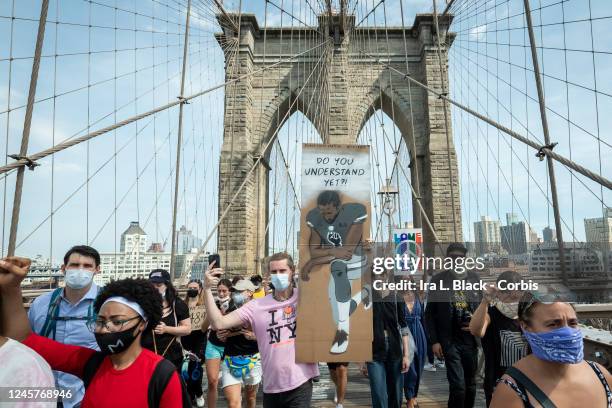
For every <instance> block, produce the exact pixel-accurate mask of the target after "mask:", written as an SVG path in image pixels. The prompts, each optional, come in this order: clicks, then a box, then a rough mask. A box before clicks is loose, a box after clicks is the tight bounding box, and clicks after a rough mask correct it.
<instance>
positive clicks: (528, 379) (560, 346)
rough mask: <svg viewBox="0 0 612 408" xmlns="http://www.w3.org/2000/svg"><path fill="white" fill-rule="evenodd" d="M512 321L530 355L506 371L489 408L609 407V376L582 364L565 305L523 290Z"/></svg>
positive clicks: (572, 315) (579, 341) (578, 335)
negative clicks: (523, 337) (521, 332)
mask: <svg viewBox="0 0 612 408" xmlns="http://www.w3.org/2000/svg"><path fill="white" fill-rule="evenodd" d="M518 318H519V322H520V325H521V329H522V331H523V335H524V336H525V338H526V340H527V343H528V344H529V349H530V350H529V352H530V354H528V355H527V356H526V357H524V358H522V359H520V360H519V361H518V362H516V363H515V364H514V365H513V366H512V367H510V368H508V370H506V374H505V375H504V376H502V378H501V379H500V381H499V383H498V384H497V387H496V388H495V392H494V393H493V398H492V400H491V407H492V408H502V407H503V408H523V407H526V408H531V407H540V406H542V407H585V408H586V407H589V408H604V407H612V391H611V390H610V384H612V376H611V375H610V373H609V372H608V370H606V369H605V368H604V367H602V366H601V365H599V364H597V363H595V362H592V361H586V360H584V342H583V334H582V332H581V330H580V327H579V326H578V318H577V317H576V311H575V310H574V307H573V306H572V305H571V304H569V303H566V302H560V301H558V300H555V299H554V298H547V296H544V297H541V296H538V295H537V294H532V293H530V292H527V293H526V294H525V295H524V296H523V298H522V299H521V301H520V302H519V307H518Z"/></svg>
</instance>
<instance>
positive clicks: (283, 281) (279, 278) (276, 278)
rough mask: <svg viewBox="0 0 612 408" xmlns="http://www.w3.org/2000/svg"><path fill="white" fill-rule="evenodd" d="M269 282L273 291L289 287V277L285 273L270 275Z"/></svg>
mask: <svg viewBox="0 0 612 408" xmlns="http://www.w3.org/2000/svg"><path fill="white" fill-rule="evenodd" d="M270 281H271V282H272V285H274V290H285V289H287V288H288V287H289V275H288V274H286V273H274V274H271V275H270Z"/></svg>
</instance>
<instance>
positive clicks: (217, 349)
mask: <svg viewBox="0 0 612 408" xmlns="http://www.w3.org/2000/svg"><path fill="white" fill-rule="evenodd" d="M231 289H232V282H231V281H230V280H229V279H221V280H220V281H219V283H218V284H217V299H216V300H215V303H216V305H217V307H218V308H219V310H221V313H226V312H227V310H228V308H229V305H230V290H231ZM209 326H210V325H209V323H208V319H206V320H205V321H204V323H202V331H203V332H208V342H207V343H206V351H205V353H204V356H205V358H206V379H207V381H208V393H207V394H206V402H207V404H208V406H209V407H210V408H215V407H216V406H217V392H218V389H219V370H220V367H221V359H222V358H223V353H224V350H225V342H226V340H227V335H228V330H212V329H211V328H210V327H209Z"/></svg>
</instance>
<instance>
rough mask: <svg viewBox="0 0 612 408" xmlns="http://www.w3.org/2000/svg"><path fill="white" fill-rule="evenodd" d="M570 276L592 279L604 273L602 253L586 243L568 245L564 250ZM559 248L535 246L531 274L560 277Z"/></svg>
mask: <svg viewBox="0 0 612 408" xmlns="http://www.w3.org/2000/svg"><path fill="white" fill-rule="evenodd" d="M564 255H565V265H566V268H567V272H568V275H570V276H571V277H573V278H592V277H593V275H594V274H598V273H603V270H604V269H603V262H602V259H601V253H600V252H598V251H595V250H593V249H591V248H589V247H588V246H587V245H585V244H584V243H571V244H570V243H567V244H566V245H565V249H564ZM560 259H561V258H560V257H559V247H558V246H557V245H555V244H551V243H548V244H541V245H537V246H534V249H533V250H532V251H531V261H530V264H529V272H530V273H531V274H532V275H533V276H558V274H560V273H561V262H560Z"/></svg>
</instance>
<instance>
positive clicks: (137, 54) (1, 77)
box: [0, 0, 612, 261]
mask: <svg viewBox="0 0 612 408" xmlns="http://www.w3.org/2000/svg"><path fill="white" fill-rule="evenodd" d="M400 1H401V2H402V3H401V5H402V6H403V8H404V20H405V22H406V24H407V25H410V24H412V21H413V20H414V15H415V14H416V13H422V12H428V11H430V10H431V8H432V3H431V1H428V0H416V1H411V0H387V1H385V2H384V6H380V7H379V8H377V10H376V11H375V12H374V13H372V14H371V15H370V17H369V18H368V19H367V21H366V22H365V23H364V25H374V24H376V25H382V24H383V23H384V16H383V12H384V11H386V15H387V25H389V26H390V25H401V14H400V13H399V9H400ZM210 3H211V2H210V0H205V1H194V13H193V14H192V25H191V35H190V38H189V44H190V47H189V57H188V68H187V71H186V83H185V95H190V94H193V93H195V92H197V91H200V90H203V89H208V88H211V87H213V86H214V85H217V84H221V83H223V81H224V58H223V52H222V50H221V47H220V46H219V44H218V43H217V42H216V41H215V38H214V37H213V33H214V32H217V31H219V27H218V25H217V23H216V22H215V21H214V17H213V15H212V13H211V8H210ZM242 3H244V4H243V5H242V10H243V12H252V13H255V14H256V15H257V17H258V21H259V22H260V25H261V26H263V22H264V21H267V22H268V25H269V26H275V25H280V24H281V23H282V24H283V25H291V24H294V25H296V26H297V25H299V23H297V22H296V21H294V20H292V19H291V17H290V16H288V15H287V14H284V15H282V17H281V13H280V12H279V10H278V9H276V8H274V7H272V6H270V5H269V6H268V12H267V15H266V12H265V7H264V5H265V2H264V1H263V0H261V1H260V0H254V1H251V0H249V1H248V2H247V1H243V2H242ZM274 3H275V4H278V5H281V4H282V7H283V8H284V9H285V10H287V11H288V12H290V13H291V14H293V15H294V16H295V17H297V18H299V19H300V20H302V21H305V22H307V23H308V24H312V22H313V21H314V18H315V17H314V14H313V13H312V11H311V10H310V9H309V8H308V7H306V5H305V3H304V2H301V1H299V0H274ZM312 3H313V4H315V3H316V2H312ZM377 3H378V2H377V1H373V0H364V1H360V2H359V3H358V4H357V7H356V8H355V10H356V11H357V14H358V17H357V18H358V19H359V20H360V19H361V18H362V16H363V15H364V13H365V12H367V11H369V10H371V9H372V7H373V6H375V5H376V4H377ZM441 3H442V2H440V4H439V9H440V10H441V9H442V8H443V4H441ZM58 4H59V6H58ZM185 4H186V1H185V0H155V1H152V0H151V1H143V0H126V1H123V0H97V1H92V2H88V1H83V0H62V1H61V2H59V3H58V0H51V1H50V9H49V13H48V23H47V29H46V33H45V42H44V47H43V56H44V57H43V58H42V62H41V68H40V75H39V81H38V87H37V93H36V100H37V101H38V102H37V103H36V104H35V109H34V114H33V121H32V128H31V136H30V143H29V148H28V152H29V153H30V154H32V153H35V152H38V151H41V150H44V149H47V148H49V147H51V146H53V145H54V144H56V143H58V142H60V141H62V140H65V139H68V138H71V137H74V136H75V135H83V134H85V133H87V132H88V131H92V130H95V129H99V128H101V127H104V126H108V125H110V124H113V123H115V121H119V120H122V119H125V118H127V117H130V116H132V115H134V114H136V113H142V112H145V111H147V110H150V109H152V108H153V107H155V106H160V105H163V104H166V103H168V102H170V101H174V100H176V97H177V96H178V95H179V93H180V71H181V59H182V50H183V30H184V14H185ZM351 4H354V2H351ZM455 4H456V5H455V7H454V8H453V12H454V13H455V21H454V23H453V26H452V27H451V30H452V31H454V32H456V33H457V37H456V39H455V42H454V44H453V46H452V47H451V51H450V54H449V67H450V68H449V87H450V96H451V97H452V98H454V99H456V100H457V101H459V102H461V103H464V104H466V105H469V106H470V107H472V108H474V109H476V110H478V111H479V112H482V113H488V115H489V116H490V117H492V118H494V119H495V120H498V121H499V122H501V123H502V124H504V125H506V126H508V127H511V128H513V129H514V130H516V131H518V132H519V133H522V134H529V137H530V138H533V139H534V140H543V137H542V129H541V125H540V123H541V122H540V117H539V110H538V105H537V94H536V92H535V82H534V78H533V73H532V72H531V71H526V70H525V69H524V68H525V67H527V68H528V69H531V67H532V65H531V59H530V54H529V49H528V48H526V47H525V46H524V45H525V44H528V39H527V37H526V32H525V30H524V16H523V15H522V14H521V7H522V1H519V0H511V1H508V2H506V1H501V0H484V1H478V2H467V1H460V0H458V1H457V2H456V3H455ZM589 5H590V7H589ZM115 7H117V9H115ZM225 7H226V8H227V9H228V10H229V11H232V10H233V11H236V10H238V8H239V7H240V0H233V1H225ZM383 7H384V10H383ZM532 8H534V13H533V19H534V24H536V26H537V27H536V30H535V34H536V38H537V43H538V44H544V46H545V47H546V48H545V49H542V48H541V49H540V50H539V51H540V52H539V56H540V65H541V67H542V70H543V72H544V74H545V76H544V87H545V93H546V102H547V106H548V107H549V109H550V110H549V112H548V121H549V127H550V134H551V140H552V141H555V142H558V143H559V144H558V146H557V147H556V148H555V151H556V152H558V153H560V154H563V155H565V156H567V157H570V156H571V157H572V159H573V160H575V161H576V162H578V163H580V164H582V165H583V166H585V167H587V168H589V169H591V170H593V171H595V172H597V173H601V174H602V175H604V176H606V177H608V178H612V168H611V166H612V164H610V162H611V161H610V160H609V157H610V153H611V148H610V146H609V145H611V144H612V136H610V133H609V129H610V128H612V123H611V122H612V117H611V115H609V114H608V113H609V112H611V111H612V97H611V96H610V95H612V81H611V80H610V79H609V78H610V77H611V76H610V74H612V72H611V71H612V38H611V37H610V35H609V34H608V32H607V29H606V27H609V23H610V18H611V16H612V3H610V2H607V1H605V0H591V1H590V2H587V1H585V0H569V1H566V2H561V3H560V2H558V1H553V0H542V1H538V0H532ZM39 10H40V0H38V1H37V0H0V38H4V39H7V41H3V42H2V43H1V44H0V139H4V143H2V142H0V150H2V156H6V154H14V153H17V152H18V151H19V144H20V140H21V133H22V129H23V120H24V112H25V109H24V107H23V106H24V105H25V102H26V99H27V94H28V84H29V78H30V72H31V65H32V56H33V53H34V45H35V39H36V29H37V25H38V13H39ZM589 11H590V14H589ZM13 16H14V17H16V18H15V19H12V18H11V17H13ZM561 21H566V23H565V24H557V23H558V22H561ZM569 21H576V22H573V23H569ZM90 25H91V27H90ZM115 28H117V29H115ZM508 28H511V30H510V31H508V30H507V29H508ZM591 30H592V35H591ZM508 33H510V34H508ZM564 38H565V45H564V43H563V40H564ZM591 38H592V39H593V42H592V43H591ZM526 41H527V42H526ZM505 44H511V46H508V45H505ZM553 48H554V49H553ZM564 49H571V50H574V51H564ZM592 50H596V51H597V52H596V53H593V52H590V51H592ZM11 58H12V59H11ZM566 61H567V62H566ZM593 61H594V63H593ZM509 62H510V63H509ZM566 67H567V81H568V84H567V86H566V82H564V81H559V80H557V79H555V78H561V79H565V78H566V69H565V68H566ZM510 84H511V85H512V86H510ZM525 90H527V91H526V92H525ZM593 90H597V92H594V91H593ZM525 93H527V95H528V96H527V98H526V97H525V95H524V94H525ZM530 98H531V99H530ZM223 101H224V94H223V90H222V89H221V90H217V91H213V92H209V93H207V94H205V95H204V96H203V97H200V98H198V99H195V100H193V101H192V103H190V104H189V105H186V109H185V115H184V122H183V124H184V127H183V129H184V134H183V137H184V139H183V146H184V148H183V151H182V154H183V161H182V163H183V165H182V166H181V168H180V173H181V178H180V186H181V188H180V190H181V191H180V198H179V211H178V214H179V216H178V222H177V224H178V225H177V226H180V225H186V226H187V227H188V228H189V229H192V230H193V231H194V233H195V234H196V235H198V236H199V237H201V238H206V237H207V236H208V235H209V233H210V232H211V231H212V227H213V226H214V225H215V223H216V217H217V210H218V209H217V204H216V200H217V195H218V192H217V190H218V160H219V152H220V148H221V146H220V143H221V138H222V126H223ZM568 106H569V108H568ZM510 110H511V112H512V115H510V114H509V113H508V111H510ZM553 111H554V112H553ZM568 117H569V118H570V120H571V123H570V124H569V126H568V121H567V118H568ZM451 120H452V124H453V137H454V141H455V147H456V151H457V157H458V160H459V169H460V181H461V198H462V217H463V232H464V237H465V238H466V239H470V237H473V226H472V223H473V221H476V220H478V219H479V217H480V216H485V215H488V216H490V217H491V218H493V219H499V220H501V221H502V222H501V223H502V224H505V214H506V213H508V212H514V213H516V214H517V216H518V218H519V219H520V220H524V221H526V222H529V223H530V225H532V226H533V228H534V229H535V230H536V231H537V232H538V233H539V234H540V235H541V230H542V228H544V227H545V226H547V225H552V224H553V219H552V211H551V206H550V203H549V201H550V200H551V199H550V193H549V192H548V193H547V186H548V183H547V174H546V169H545V162H540V161H539V160H538V159H537V158H536V157H535V156H534V153H535V152H534V151H533V150H529V149H527V148H526V147H524V146H522V145H520V143H519V142H517V141H513V142H511V141H510V139H509V138H508V137H506V136H504V135H499V134H498V132H497V131H496V130H494V129H493V128H491V127H490V126H486V125H484V124H482V122H480V123H479V122H477V121H476V120H475V119H473V118H470V117H469V115H468V114H466V113H462V112H461V111H460V110H459V109H456V108H453V109H452V115H451ZM370 122H371V123H370ZM370 122H368V123H367V124H366V126H364V130H363V134H362V135H361V136H360V140H364V139H367V138H368V137H372V138H373V140H374V141H375V142H374V144H375V147H376V149H377V150H381V148H382V147H383V146H382V145H383V144H384V141H385V137H384V135H383V134H382V130H381V128H382V127H381V126H380V122H382V123H383V124H384V125H385V126H383V127H384V128H385V129H386V132H387V133H388V137H389V139H390V140H393V141H394V142H393V143H395V142H396V141H397V140H398V139H397V136H396V135H397V134H399V130H398V129H397V128H395V127H394V125H393V123H392V121H391V119H390V118H389V117H387V116H386V115H384V114H379V116H377V117H373V118H371V119H370ZM177 127H178V108H172V109H169V110H167V111H164V112H161V113H159V114H156V115H154V116H151V117H149V118H147V119H143V120H141V121H138V122H137V123H133V124H130V125H127V126H124V127H122V128H120V129H118V130H117V131H116V132H110V133H107V134H105V135H103V136H100V137H98V138H96V139H94V140H92V141H90V142H89V143H83V144H80V145H78V146H75V147H72V148H69V149H67V150H65V151H62V152H60V153H57V154H55V155H53V156H49V157H47V158H45V159H43V160H41V161H40V164H41V166H40V167H38V168H36V170H35V171H29V170H28V171H26V174H25V176H26V177H25V184H24V194H23V201H22V207H21V218H20V225H19V233H18V240H17V241H18V249H17V253H19V254H23V255H27V256H36V255H37V254H41V255H42V256H44V257H52V258H53V259H54V260H55V261H57V260H58V259H59V258H61V256H62V254H63V253H64V252H65V250H66V249H67V248H68V247H70V246H71V245H73V244H76V243H89V244H91V245H93V246H95V247H96V248H98V249H99V250H100V251H101V252H114V251H116V250H118V247H119V235H120V234H121V232H122V231H123V230H125V229H126V228H127V226H128V225H129V222H130V221H136V220H139V221H140V223H141V225H142V226H143V228H144V229H145V231H146V232H147V233H148V234H149V237H150V242H153V241H154V242H166V248H168V249H169V246H170V245H169V242H170V234H171V211H172V193H173V185H174V176H175V174H174V165H175V164H174V163H175V158H176V141H177ZM317 136H318V135H317V134H316V130H315V129H314V127H313V126H312V124H311V123H310V122H308V119H306V118H305V117H304V116H303V115H301V114H300V113H296V114H294V115H293V116H292V117H291V118H290V119H289V120H288V121H287V122H286V123H285V125H284V126H283V128H282V129H281V130H280V132H279V143H278V147H275V149H277V148H278V149H281V150H282V151H283V154H284V156H285V157H286V158H288V163H289V173H290V174H292V180H293V182H294V184H296V185H297V186H298V187H297V188H298V191H297V192H296V193H297V194H296V196H297V197H299V171H297V169H298V168H299V161H300V152H301V149H300V148H299V143H298V142H296V140H298V141H301V140H317ZM498 144H499V148H498ZM510 146H511V147H510ZM570 146H571V148H570ZM388 150H390V149H388ZM403 154H404V155H405V157H408V153H407V151H406V152H404V153H403ZM476 158H477V159H476ZM280 160H281V159H280V151H279V152H277V153H273V158H272V165H271V167H273V170H272V173H271V175H270V178H271V180H272V179H274V178H276V179H277V180H283V179H284V180H285V184H282V185H283V186H287V183H286V181H288V177H287V171H285V169H284V168H283V167H282V166H280V165H277V163H280ZM375 160H379V161H380V162H382V163H384V166H382V167H380V169H381V170H379V172H378V173H377V174H373V176H372V179H373V182H372V183H373V190H375V189H377V188H378V187H377V186H379V184H380V181H381V180H384V179H385V176H384V175H385V174H386V173H389V170H390V167H391V166H392V164H393V157H392V156H391V155H390V153H388V155H387V157H379V158H378V159H375V158H374V157H373V158H372V161H373V162H374V161H375ZM8 161H9V162H10V159H8ZM600 164H601V167H600ZM527 169H528V171H527ZM555 169H556V172H557V183H558V190H559V198H560V202H561V215H562V217H563V220H564V222H565V224H566V227H565V228H564V235H565V240H567V241H568V240H571V239H572V237H574V238H575V239H577V240H583V239H584V228H583V219H584V218H592V217H598V216H600V215H601V206H602V203H601V201H600V200H601V199H602V198H603V201H604V202H605V203H606V204H608V205H610V203H611V202H612V197H611V196H610V192H609V191H603V194H602V191H601V190H600V188H599V187H598V186H597V185H596V184H595V183H593V182H591V181H589V180H586V179H585V178H584V177H582V176H578V177H571V176H570V174H569V172H568V171H567V170H566V169H565V168H563V167H562V166H560V165H558V164H557V165H556V166H555ZM374 173H376V171H375V172H374ZM376 180H378V181H376ZM399 183H400V190H401V191H404V192H405V191H408V188H409V186H408V184H407V183H406V181H405V180H400V181H399ZM583 183H584V184H583ZM14 185H15V173H14V172H12V173H9V175H8V176H6V178H2V179H0V191H2V195H3V204H2V206H3V211H2V213H3V216H2V225H3V233H2V236H1V237H0V242H1V249H2V252H3V253H6V247H7V243H8V231H9V227H10V214H11V210H12V202H13V194H14ZM589 189H590V190H592V192H591V191H589ZM289 193H292V192H291V191H289V190H287V188H286V187H285V190H283V191H280V190H277V191H275V192H273V193H272V194H273V196H275V195H277V196H279V203H284V202H287V201H288V200H289V202H290V196H291V195H292V194H289ZM403 196H404V197H409V195H408V193H406V194H403ZM282 197H289V198H283V199H282V200H285V201H284V202H283V201H282V200H281V198H282ZM271 202H274V200H271ZM401 207H402V215H401V220H398V221H401V222H402V223H403V222H406V221H410V219H411V213H412V208H410V200H408V199H406V200H405V202H404V204H402V206H401ZM273 208H274V207H273V206H271V209H270V211H271V214H272V211H273ZM196 209H197V211H196ZM274 214H276V215H274V217H276V218H274V219H275V220H277V221H275V223H274V225H272V226H271V228H272V235H273V236H278V239H275V242H282V241H283V240H284V245H286V246H293V243H291V244H289V243H287V242H286V239H285V237H289V236H295V235H296V234H295V232H297V231H296V227H295V225H296V219H297V212H296V211H294V210H293V203H291V204H290V205H284V204H279V205H277V212H275V213H274ZM398 217H400V215H399V214H398ZM283 220H291V222H289V223H288V222H286V221H283ZM215 243H216V237H215V235H214V233H213V235H212V237H211V240H210V244H209V246H208V249H209V250H213V249H214V246H215ZM276 246H277V247H278V245H276Z"/></svg>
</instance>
